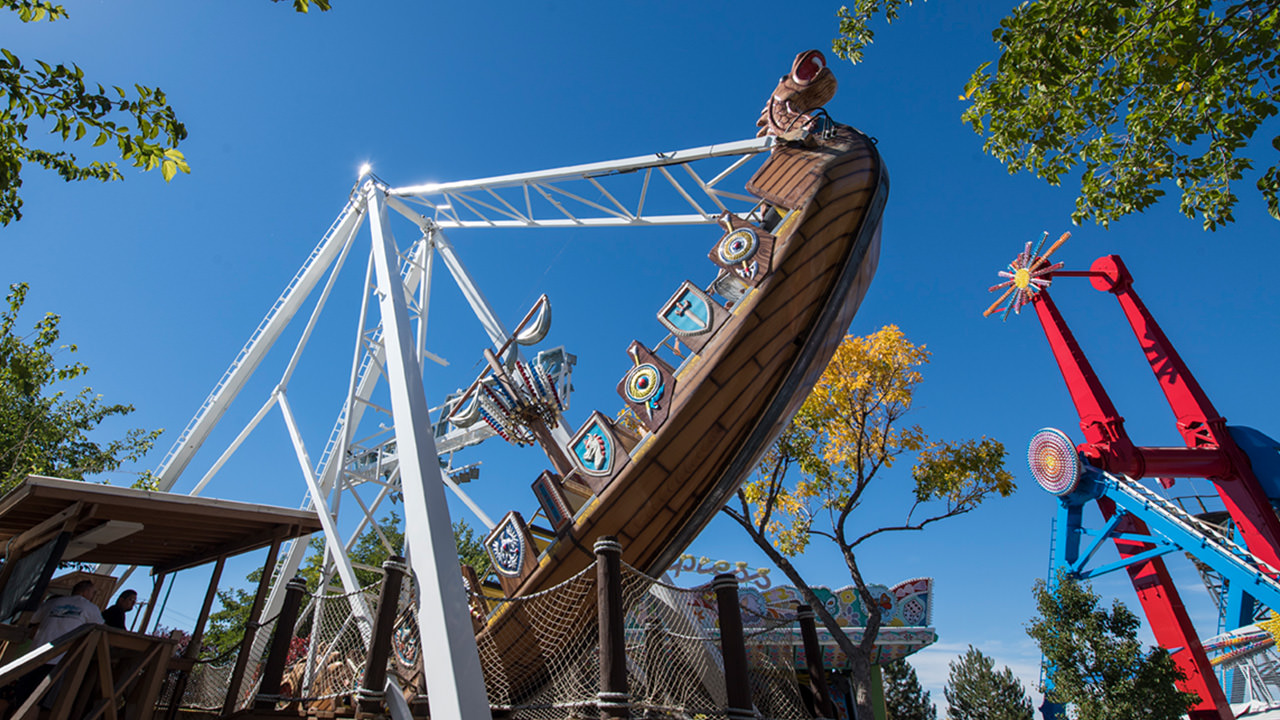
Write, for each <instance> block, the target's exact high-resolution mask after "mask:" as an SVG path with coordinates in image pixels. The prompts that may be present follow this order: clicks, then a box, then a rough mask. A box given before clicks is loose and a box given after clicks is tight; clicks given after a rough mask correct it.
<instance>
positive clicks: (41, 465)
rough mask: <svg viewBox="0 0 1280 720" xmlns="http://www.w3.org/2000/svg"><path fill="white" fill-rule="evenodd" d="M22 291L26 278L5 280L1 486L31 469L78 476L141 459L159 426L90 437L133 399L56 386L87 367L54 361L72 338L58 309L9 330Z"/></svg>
mask: <svg viewBox="0 0 1280 720" xmlns="http://www.w3.org/2000/svg"><path fill="white" fill-rule="evenodd" d="M26 295H27V286H26V285H25V284H22V283H19V284H15V285H11V286H10V287H9V295H8V298H7V300H8V310H6V311H4V312H3V313H0V493H5V492H8V491H9V490H11V489H13V488H14V487H15V486H16V485H17V484H18V483H20V482H22V481H23V480H24V479H25V478H26V477H27V475H31V474H37V475H51V476H54V477H62V478H69V479H73V480H80V479H83V478H84V477H85V476H86V475H94V474H98V473H102V472H107V471H110V470H116V469H118V468H119V467H120V466H121V465H123V464H124V463H126V462H131V461H134V460H138V459H140V458H141V457H142V456H143V455H145V454H146V453H147V451H148V450H150V449H151V446H152V445H153V444H154V442H155V439H156V438H157V437H159V435H160V432H161V431H159V430H156V431H150V432H149V431H146V430H141V429H134V430H129V431H128V432H126V433H125V435H124V437H123V438H120V439H117V440H112V441H110V442H107V443H106V444H102V443H101V442H99V441H98V440H91V439H90V434H91V433H93V432H94V429H95V428H97V427H98V426H99V425H100V424H102V423H103V422H105V421H107V420H109V419H111V418H114V417H117V416H124V415H128V414H129V413H131V412H133V406H132V405H120V404H112V405H109V404H106V403H105V402H103V400H102V396H100V395H96V394H94V393H93V390H91V389H90V388H87V387H86V388H83V389H81V390H80V391H79V392H77V393H74V394H68V392H67V391H66V390H64V389H62V387H61V386H60V385H59V383H62V382H66V381H70V380H73V379H75V378H78V377H80V376H81V375H83V374H85V373H87V372H88V371H89V368H88V367H86V366H85V365H84V364H82V363H78V362H71V363H67V364H61V365H60V364H59V362H58V359H57V357H56V356H57V355H59V354H62V353H67V354H70V353H74V352H75V351H76V346H75V345H66V344H59V340H60V339H61V332H60V330H59V329H58V322H59V317H58V316H57V315H54V314H52V313H48V314H46V315H45V316H44V317H43V318H42V319H41V320H39V321H37V322H36V323H35V325H34V327H33V329H32V332H31V333H30V334H19V333H17V332H15V330H14V328H15V326H16V325H17V321H18V314H19V312H20V311H21V310H22V306H23V303H24V301H25V300H26Z"/></svg>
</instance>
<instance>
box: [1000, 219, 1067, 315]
mask: <svg viewBox="0 0 1280 720" xmlns="http://www.w3.org/2000/svg"><path fill="white" fill-rule="evenodd" d="M1069 237H1071V233H1069V232H1066V233H1062V237H1060V238H1058V241H1057V242H1055V243H1054V244H1053V245H1051V246H1050V247H1049V250H1048V251H1047V252H1045V253H1044V254H1043V255H1041V254H1040V250H1041V248H1043V247H1044V243H1045V241H1046V240H1048V239H1049V233H1047V232H1046V233H1045V234H1044V235H1042V236H1040V242H1038V243H1035V249H1034V250H1032V249H1031V245H1032V242H1028V243H1027V245H1026V247H1024V248H1023V249H1022V252H1020V253H1018V255H1017V257H1015V258H1014V259H1013V262H1010V263H1009V267H1008V268H1007V269H1005V270H1001V271H1000V272H998V273H997V274H998V275H999V276H1000V277H1002V278H1008V279H1007V280H1005V281H1004V282H1002V283H999V284H997V285H992V286H991V287H989V288H987V292H995V291H997V290H999V289H1001V288H1004V289H1005V291H1004V294H1003V295H1001V296H1000V299H999V300H996V301H995V302H993V303H991V307H989V308H987V309H986V311H984V312H983V313H982V316H983V317H987V316H988V315H991V314H993V313H996V312H999V311H1000V304H1001V303H1003V302H1004V301H1005V300H1008V301H1009V304H1008V305H1006V306H1005V307H1004V315H1003V316H1002V317H1001V319H1002V320H1008V319H1009V313H1010V312H1012V313H1014V314H1021V313H1022V308H1023V306H1025V305H1030V304H1031V301H1032V300H1033V299H1035V296H1036V294H1037V293H1039V292H1040V291H1041V290H1045V289H1047V288H1048V287H1049V284H1050V283H1052V282H1053V278H1052V277H1049V274H1050V273H1052V272H1053V271H1054V270H1060V269H1061V268H1062V263H1054V264H1053V265H1050V264H1049V256H1050V255H1053V253H1054V252H1056V251H1057V250H1058V248H1060V247H1062V244H1063V243H1065V242H1066V241H1067V238H1069Z"/></svg>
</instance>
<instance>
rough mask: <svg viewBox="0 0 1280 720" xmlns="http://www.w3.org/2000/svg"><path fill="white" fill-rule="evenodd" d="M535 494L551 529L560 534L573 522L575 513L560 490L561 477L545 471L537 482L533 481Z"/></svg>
mask: <svg viewBox="0 0 1280 720" xmlns="http://www.w3.org/2000/svg"><path fill="white" fill-rule="evenodd" d="M533 494H534V495H535V496H536V497H537V498H538V504H539V505H541V506H542V512H544V513H545V514H546V516H547V520H548V521H549V522H550V523H551V527H553V528H554V529H555V531H556V532H560V531H561V530H563V529H564V528H566V527H569V524H570V523H572V522H573V511H572V510H570V509H569V502H568V500H566V499H565V496H564V490H562V489H561V488H560V476H559V475H556V474H555V473H553V472H551V471H550V470H543V471H542V474H541V475H539V476H538V479H537V480H534V481H533Z"/></svg>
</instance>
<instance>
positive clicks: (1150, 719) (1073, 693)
mask: <svg viewBox="0 0 1280 720" xmlns="http://www.w3.org/2000/svg"><path fill="white" fill-rule="evenodd" d="M1035 594H1036V604H1037V606H1038V607H1039V610H1040V614H1039V615H1038V616H1037V617H1035V618H1032V620H1031V624H1030V626H1029V627H1028V628H1027V634H1028V635H1030V636H1031V637H1033V638H1035V640H1036V642H1037V643H1039V644H1040V651H1041V652H1043V653H1044V657H1045V661H1046V662H1047V663H1049V664H1051V665H1052V666H1053V668H1054V676H1053V682H1054V687H1053V691H1052V692H1049V693H1046V695H1047V697H1046V699H1048V700H1050V701H1052V702H1059V703H1064V704H1067V705H1070V706H1071V711H1072V717H1074V718H1077V719H1078V720H1176V719H1177V718H1181V717H1184V716H1185V715H1186V714H1187V712H1188V710H1190V708H1191V707H1192V706H1193V705H1195V704H1196V703H1197V702H1198V701H1199V700H1198V698H1197V697H1196V695H1195V694H1194V693H1188V692H1183V691H1181V690H1179V689H1178V688H1177V686H1176V685H1175V684H1174V683H1175V682H1177V681H1178V680H1181V679H1182V678H1183V674H1182V671H1181V670H1179V669H1178V666H1177V665H1176V664H1175V663H1174V662H1173V658H1172V657H1170V656H1169V653H1168V652H1166V651H1165V650H1164V649H1162V648H1154V649H1151V650H1144V649H1143V647H1142V644H1141V643H1139V642H1138V626H1139V624H1140V623H1141V621H1140V620H1139V619H1138V617H1137V616H1136V615H1134V614H1133V612H1132V611H1131V610H1129V608H1127V607H1125V606H1124V603H1122V602H1120V601H1118V600H1117V601H1115V602H1114V603H1113V604H1112V606H1111V610H1110V611H1109V612H1108V611H1107V610H1106V609H1104V608H1100V607H1098V605H1099V602H1100V598H1099V597H1098V595H1097V594H1096V593H1094V592H1093V589H1092V588H1091V587H1089V586H1088V585H1087V584H1084V585H1082V584H1081V583H1080V582H1078V581H1076V580H1074V579H1072V578H1071V577H1069V576H1067V575H1066V574H1061V575H1059V576H1058V582H1057V587H1056V588H1054V590H1053V591H1052V592H1051V591H1050V590H1049V586H1048V583H1046V582H1044V581H1043V580H1039V581H1037V582H1036V586H1035Z"/></svg>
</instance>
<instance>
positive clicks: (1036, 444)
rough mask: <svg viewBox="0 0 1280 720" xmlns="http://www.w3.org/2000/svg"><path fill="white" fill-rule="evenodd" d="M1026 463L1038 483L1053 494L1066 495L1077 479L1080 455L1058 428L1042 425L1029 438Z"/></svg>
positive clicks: (1077, 482)
mask: <svg viewBox="0 0 1280 720" xmlns="http://www.w3.org/2000/svg"><path fill="white" fill-rule="evenodd" d="M1027 464H1028V465H1029V466H1030V467H1031V474H1032V475H1033V476H1034V477H1035V479H1036V482H1038V483H1040V487H1042V488H1044V489H1045V490H1048V491H1049V492H1051V493H1053V494H1054V495H1058V496H1062V495H1068V494H1070V493H1071V492H1072V491H1074V490H1075V489H1076V486H1077V485H1078V484H1079V482H1080V474H1081V471H1082V468H1081V466H1080V456H1079V454H1078V453H1077V452H1076V448H1075V446H1074V445H1072V444H1071V438H1068V437H1067V436H1066V434H1064V433H1063V432H1062V431H1060V430H1054V429H1053V428H1045V429H1044V430H1041V431H1040V432H1038V433H1036V434H1035V437H1033V438H1031V445H1030V447H1028V448H1027Z"/></svg>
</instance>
